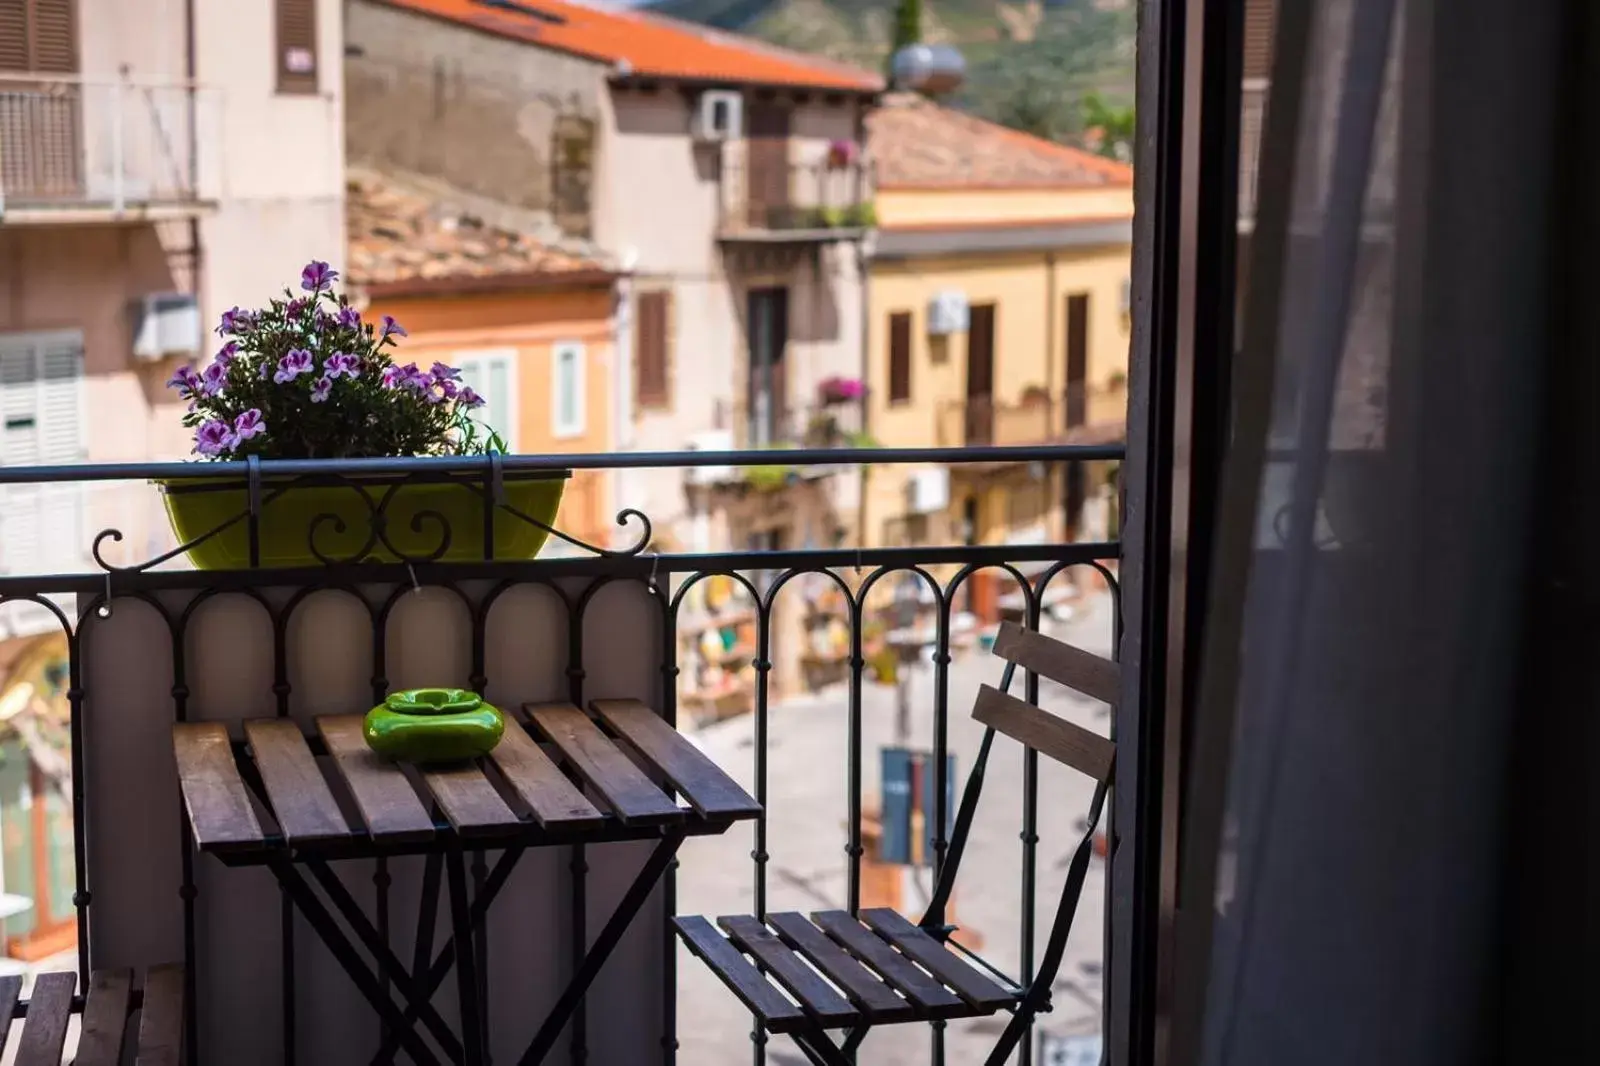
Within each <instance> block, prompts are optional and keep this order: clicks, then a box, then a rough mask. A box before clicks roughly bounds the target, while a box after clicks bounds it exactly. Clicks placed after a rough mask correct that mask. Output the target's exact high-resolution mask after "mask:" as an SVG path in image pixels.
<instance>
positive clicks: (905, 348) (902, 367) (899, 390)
mask: <svg viewBox="0 0 1600 1066" xmlns="http://www.w3.org/2000/svg"><path fill="white" fill-rule="evenodd" d="M910 399H911V312H910V311H896V312H895V313H894V314H892V315H890V316H889V402H890V403H905V402H906V401H908V400H910Z"/></svg>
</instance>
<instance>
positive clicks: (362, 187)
mask: <svg viewBox="0 0 1600 1066" xmlns="http://www.w3.org/2000/svg"><path fill="white" fill-rule="evenodd" d="M345 228H346V230H347V232H348V235H349V275H350V280H351V281H352V282H354V283H355V284H357V285H361V286H365V287H368V288H371V287H374V286H385V285H394V284H398V283H404V282H416V281H443V280H446V279H459V280H463V281H466V280H468V279H482V278H494V277H518V278H521V277H527V276H530V275H549V276H551V277H552V278H553V279H559V277H560V276H561V275H564V274H570V275H573V276H574V277H576V276H578V275H590V276H593V275H597V274H602V273H605V272H606V268H605V267H604V266H603V265H602V264H601V263H599V262H597V261H595V260H593V259H590V258H587V257H585V256H582V255H577V254H574V253H571V252H567V251H562V250H560V249H557V248H552V247H550V246H549V245H547V244H544V243H542V242H540V241H538V240H536V239H534V238H533V237H530V236H528V235H527V234H523V233H514V232H512V231H510V230H505V229H499V228H496V227H493V226H489V225H487V224H485V223H484V222H483V221H482V220H480V219H477V218H474V217H473V216H471V215H466V214H463V213H462V212H461V211H459V210H457V209H454V208H452V207H450V206H449V205H448V204H446V203H444V202H442V201H441V200H440V199H439V198H437V197H436V196H433V195H430V194H428V193H425V192H422V191H420V190H417V189H414V188H410V187H408V186H407V185H406V184H405V183H404V182H402V181H401V180H399V179H395V178H391V177H387V176H383V175H379V174H375V173H372V172H370V171H364V170H355V169H352V170H351V171H350V175H349V180H348V183H347V187H346V199H345Z"/></svg>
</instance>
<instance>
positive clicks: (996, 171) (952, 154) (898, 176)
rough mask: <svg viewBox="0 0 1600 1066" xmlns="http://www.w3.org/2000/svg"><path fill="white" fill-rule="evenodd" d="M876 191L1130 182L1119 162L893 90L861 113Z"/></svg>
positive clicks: (1129, 173) (1129, 171) (1125, 167)
mask: <svg viewBox="0 0 1600 1066" xmlns="http://www.w3.org/2000/svg"><path fill="white" fill-rule="evenodd" d="M867 147H868V151H869V152H870V153H871V155H872V158H873V159H874V160H875V161H876V166H877V178H878V187H879V188H880V189H896V188H899V189H916V188H926V189H962V188H965V189H972V188H987V189H1005V188H1051V187H1061V186H1074V187H1076V186H1088V187H1093V186H1117V185H1131V184H1132V183H1133V168H1132V167H1130V166H1128V165H1127V164H1125V163H1118V162H1116V161H1115V160H1112V159H1106V158H1104V157H1103V156H1098V155H1095V154H1094V153H1093V152H1085V151H1083V150H1082V149H1081V148H1069V147H1068V146H1066V145H1064V144H1057V143H1055V142H1054V141H1047V140H1044V139H1043V138H1041V137H1035V136H1033V135H1031V134H1027V133H1023V132H1022V131H1021V130H1014V129H1011V128H1010V127H1007V126H1000V125H996V124H995V123H993V122H986V121H984V120H983V119H981V118H976V117H974V116H972V115H968V114H965V113H963V112H961V111H955V110H952V109H950V108H948V107H940V106H939V105H938V104H935V103H933V102H932V101H930V100H926V99H924V98H923V97H920V96H916V95H913V94H908V93H896V94H894V95H892V96H889V97H886V98H885V99H884V100H883V101H882V106H881V107H879V108H877V109H876V110H874V111H873V112H872V113H871V114H870V115H868V116H867Z"/></svg>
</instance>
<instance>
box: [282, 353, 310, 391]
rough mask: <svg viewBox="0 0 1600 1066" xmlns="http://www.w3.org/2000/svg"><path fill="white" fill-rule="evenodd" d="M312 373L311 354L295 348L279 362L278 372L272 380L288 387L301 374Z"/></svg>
mask: <svg viewBox="0 0 1600 1066" xmlns="http://www.w3.org/2000/svg"><path fill="white" fill-rule="evenodd" d="M309 373H311V353H310V352H309V351H307V350H306V349H304V348H294V349H292V350H290V351H289V353H288V354H287V355H285V356H284V357H283V358H282V359H279V360H278V371H277V373H275V374H273V375H272V380H273V381H276V382H277V383H278V384H279V385H286V384H288V383H289V382H291V381H293V380H294V379H295V378H297V377H299V376H300V375H301V374H309Z"/></svg>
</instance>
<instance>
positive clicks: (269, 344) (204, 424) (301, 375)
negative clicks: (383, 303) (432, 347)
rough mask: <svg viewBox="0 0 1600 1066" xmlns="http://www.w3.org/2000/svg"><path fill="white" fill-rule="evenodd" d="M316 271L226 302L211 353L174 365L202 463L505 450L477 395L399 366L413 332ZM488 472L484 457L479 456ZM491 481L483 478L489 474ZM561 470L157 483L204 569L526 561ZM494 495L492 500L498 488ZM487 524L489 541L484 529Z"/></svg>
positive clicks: (550, 513) (325, 270) (444, 372)
mask: <svg viewBox="0 0 1600 1066" xmlns="http://www.w3.org/2000/svg"><path fill="white" fill-rule="evenodd" d="M337 280H338V273H337V271H334V270H332V269H330V268H329V267H328V264H326V263H323V262H312V263H311V264H309V265H308V266H307V267H306V268H305V270H304V271H302V272H301V277H300V288H301V292H300V293H299V294H298V295H297V294H295V293H293V292H292V291H291V290H289V289H285V290H284V292H283V296H282V297H281V298H278V299H274V300H272V301H271V302H270V303H269V304H268V305H267V306H266V307H264V308H261V309H259V310H242V309H240V308H237V307H235V308H233V309H232V310H230V311H228V312H226V313H225V314H223V316H222V321H221V324H220V325H218V327H217V333H218V335H219V336H221V337H222V338H223V340H224V343H223V345H222V348H221V350H220V351H218V352H217V354H216V357H215V359H214V360H213V361H212V362H211V363H210V364H209V365H208V366H206V367H205V369H204V370H203V371H202V372H200V373H196V372H195V371H194V370H193V369H192V368H190V367H187V366H185V367H181V368H180V369H179V370H178V371H177V373H175V374H173V376H172V378H171V380H169V381H168V382H167V385H168V386H169V387H170V388H172V389H175V390H177V392H178V395H179V396H180V397H182V398H183V399H185V400H187V401H189V409H188V412H187V413H186V414H185V415H184V418H183V424H184V425H185V426H187V427H188V428H190V429H192V430H193V431H194V450H195V452H196V453H197V454H198V455H199V456H200V458H201V460H205V461H226V460H235V461H236V460H241V459H243V460H249V459H262V460H271V459H356V458H361V459H367V458H385V457H407V456H465V455H486V456H487V455H488V454H489V453H494V452H500V451H503V449H504V444H503V442H502V441H501V439H500V437H499V436H498V435H497V434H496V433H495V432H494V431H493V430H492V429H490V428H488V427H486V426H484V425H483V424H481V423H480V422H478V421H477V420H476V419H475V418H474V417H473V412H474V411H476V410H477V409H478V408H480V407H481V406H483V403H484V401H483V399H482V397H480V396H478V395H477V393H475V392H474V391H473V390H472V389H471V388H469V387H467V386H466V385H465V384H463V383H462V381H461V375H460V372H459V371H456V370H454V369H452V368H450V367H448V366H445V365H443V364H440V363H435V364H433V366H432V367H431V368H430V369H428V370H423V369H420V368H419V367H418V366H417V365H416V364H415V363H404V364H401V363H399V362H397V361H396V360H395V358H394V353H395V348H396V346H397V344H398V341H399V338H401V337H404V336H405V335H406V331H405V330H404V329H403V328H402V327H401V326H400V324H399V323H398V322H396V321H395V320H394V319H393V318H390V317H389V316H387V315H385V316H383V318H382V320H381V321H380V322H379V323H377V324H374V323H371V322H366V321H363V320H362V317H361V315H360V313H359V312H358V311H357V310H356V309H355V308H354V307H352V306H351V305H350V302H349V300H348V298H347V297H346V296H344V295H342V294H337V293H335V291H334V288H333V283H334V282H335V281H337ZM486 465H487V463H486ZM486 472H487V471H486ZM567 476H568V475H567V473H566V472H565V471H558V472H555V473H546V472H539V473H536V474H532V475H521V476H513V475H510V474H505V475H500V476H499V477H497V478H496V479H495V485H494V486H490V485H488V484H486V483H485V479H484V478H483V477H482V476H479V475H474V476H468V477H445V476H432V477H423V478H419V477H418V476H417V475H416V473H415V472H414V471H406V472H395V473H389V472H383V473H379V474H370V475H368V474H362V475H341V476H338V477H326V476H323V477H310V478H307V477H287V476H278V475H272V476H268V477H266V478H264V479H262V480H261V482H260V483H259V484H258V485H256V486H255V490H254V491H255V493H256V495H257V497H258V498H257V500H256V504H255V510H256V518H255V521H254V523H252V522H251V521H249V516H250V513H251V509H252V504H251V494H252V486H251V484H250V482H249V480H248V479H247V478H244V477H240V476H238V475H237V474H233V475H230V476H226V477H217V478H203V479H192V478H183V479H176V478H175V479H169V480H167V481H165V482H163V483H162V488H163V491H164V496H165V501H166V506H167V514H168V516H169V518H170V519H171V521H172V528H173V531H174V532H175V533H176V534H177V537H178V540H179V542H180V543H181V544H183V545H184V546H185V547H186V549H187V551H188V553H189V558H190V559H191V560H192V561H193V562H194V564H195V566H197V567H199V568H201V569H235V568H241V567H247V566H250V565H252V563H253V560H252V557H251V550H250V547H251V545H250V541H251V536H252V534H251V525H252V524H254V526H255V529H256V531H255V537H256V541H257V548H258V551H257V557H258V558H257V560H254V561H255V562H258V563H259V565H262V566H312V565H317V564H318V563H327V562H353V561H359V560H364V559H375V560H380V561H389V562H393V561H401V560H404V561H423V560H426V561H434V560H447V561H461V560H468V559H481V558H483V556H484V554H485V549H486V547H488V546H489V545H490V544H492V545H493V551H494V555H495V557H496V558H501V559H513V558H531V557H533V556H534V555H537V554H538V552H539V549H540V548H541V547H542V546H543V545H544V541H545V538H546V537H547V536H548V533H549V527H550V525H551V523H552V522H554V520H555V515H556V511H557V508H558V507H559V505H560V502H561V493H562V489H563V487H564V485H565V481H566V478H567ZM496 494H498V495H496ZM486 522H488V523H490V524H491V525H492V540H491V539H490V538H489V537H486V536H485V523H486Z"/></svg>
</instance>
